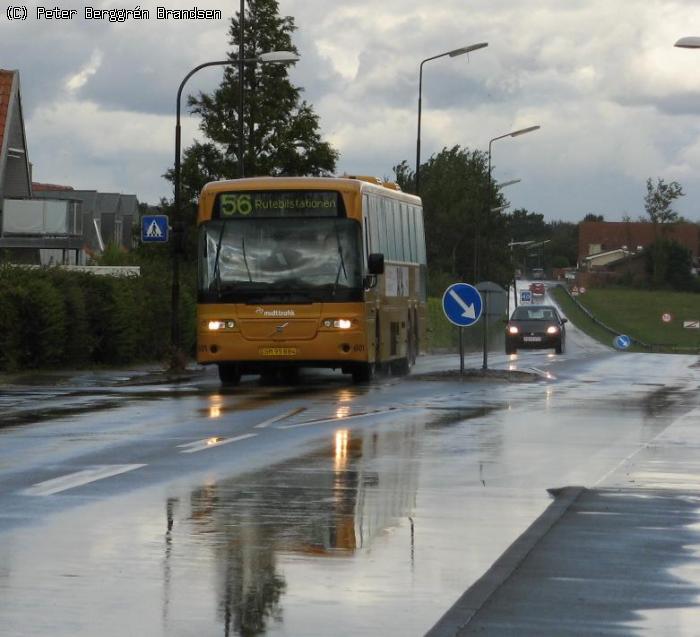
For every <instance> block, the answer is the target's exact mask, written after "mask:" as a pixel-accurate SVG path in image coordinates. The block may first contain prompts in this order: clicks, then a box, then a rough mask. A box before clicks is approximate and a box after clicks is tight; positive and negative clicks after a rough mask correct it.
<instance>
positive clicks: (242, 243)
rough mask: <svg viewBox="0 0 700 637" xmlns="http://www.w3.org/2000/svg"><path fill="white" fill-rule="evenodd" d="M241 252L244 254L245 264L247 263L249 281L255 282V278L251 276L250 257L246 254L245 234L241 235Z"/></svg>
mask: <svg viewBox="0 0 700 637" xmlns="http://www.w3.org/2000/svg"><path fill="white" fill-rule="evenodd" d="M241 252H242V253H243V263H245V269H246V272H247V273H248V281H250V282H251V283H252V282H253V277H252V276H250V268H249V267H248V257H247V256H246V252H245V232H242V233H241Z"/></svg>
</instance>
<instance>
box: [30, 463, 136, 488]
mask: <svg viewBox="0 0 700 637" xmlns="http://www.w3.org/2000/svg"><path fill="white" fill-rule="evenodd" d="M145 466H146V465H145V464H106V465H99V466H97V467H92V468H91V469H83V470H82V471H76V472H75V473H69V474H67V475H65V476H60V477H58V478H53V479H51V480H45V481H44V482H38V483H37V484H35V485H33V486H31V487H29V488H28V489H25V490H24V491H22V494H23V495H40V496H44V495H54V494H55V493H60V492H61V491H67V490H68V489H75V488H76V487H81V486H83V485H85V484H89V483H90V482H95V481H97V480H103V479H104V478H111V477H112V476H117V475H119V474H120V473H127V472H128V471H133V470H134V469H140V468H141V467H145Z"/></svg>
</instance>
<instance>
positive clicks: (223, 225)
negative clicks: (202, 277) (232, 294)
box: [210, 221, 226, 297]
mask: <svg viewBox="0 0 700 637" xmlns="http://www.w3.org/2000/svg"><path fill="white" fill-rule="evenodd" d="M225 228H226V221H222V222H221V230H219V238H218V239H217V241H216V256H215V257H214V274H213V277H212V278H213V279H214V285H215V287H216V294H217V296H219V297H220V296H221V269H220V268H219V257H221V243H222V241H223V239H224V229H225ZM210 287H211V286H210Z"/></svg>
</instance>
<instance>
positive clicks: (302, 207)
mask: <svg viewBox="0 0 700 637" xmlns="http://www.w3.org/2000/svg"><path fill="white" fill-rule="evenodd" d="M341 211H342V202H341V200H340V195H339V193H337V192H329V191H319V190H312V191H284V190H268V191H259V192H222V193H221V194H219V195H218V197H217V199H216V204H215V206H214V215H213V216H214V218H218V219H241V218H246V217H298V216H306V215H308V216H313V217H338V216H344V215H342V214H341Z"/></svg>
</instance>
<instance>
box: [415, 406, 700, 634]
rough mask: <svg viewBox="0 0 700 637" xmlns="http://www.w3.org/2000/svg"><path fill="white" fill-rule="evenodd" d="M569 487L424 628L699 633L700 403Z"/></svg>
mask: <svg viewBox="0 0 700 637" xmlns="http://www.w3.org/2000/svg"><path fill="white" fill-rule="evenodd" d="M603 482H604V484H603V485H602V486H600V487H595V488H591V489H584V488H581V487H569V488H567V489H562V490H558V491H555V492H553V495H555V500H554V501H553V503H552V504H551V505H550V507H549V508H548V509H547V511H545V512H544V513H543V514H542V516H541V517H540V518H539V519H538V520H537V521H536V522H535V523H534V524H533V525H532V526H531V527H530V528H529V529H528V530H527V531H526V532H525V533H524V534H523V535H522V536H521V537H520V538H519V539H518V540H517V541H516V542H515V543H514V544H513V545H511V547H510V548H509V549H508V551H506V553H504V554H503V556H502V557H501V558H500V559H499V560H498V561H497V562H496V563H495V564H494V565H493V566H492V567H491V569H489V571H488V572H487V573H486V574H485V575H484V576H483V577H482V578H481V579H480V580H479V581H478V582H476V583H475V584H474V585H473V586H472V587H471V588H470V589H469V590H467V591H466V592H465V593H464V595H462V597H461V598H460V599H459V600H458V601H457V602H456V603H455V605H454V606H453V607H452V608H451V609H450V610H449V611H448V612H447V613H446V614H445V616H444V617H443V618H442V619H441V620H440V621H439V622H438V623H437V624H436V625H435V626H434V627H433V628H432V629H431V631H430V632H429V633H428V635H430V636H431V637H437V636H448V635H449V636H464V635H476V634H478V635H499V636H500V635H518V636H521V635H533V636H534V635H538V636H540V635H557V636H559V635H629V634H653V635H674V636H677V635H698V634H700V552H699V551H698V550H697V547H698V546H700V409H698V408H696V409H694V410H692V411H690V412H688V413H686V414H685V415H684V416H683V417H681V418H679V419H678V420H677V421H675V422H674V423H673V424H672V425H671V426H670V427H669V428H667V429H666V430H665V431H664V432H662V433H661V434H660V435H659V436H657V437H656V438H655V439H653V440H652V441H651V442H650V443H648V444H647V445H645V446H643V447H640V449H639V450H638V451H637V452H636V453H635V454H633V455H632V456H630V457H629V458H627V459H625V460H623V461H622V462H621V463H620V465H619V466H618V467H616V468H615V469H614V470H613V471H611V473H610V474H609V475H608V476H606V477H605V478H604V480H603Z"/></svg>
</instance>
